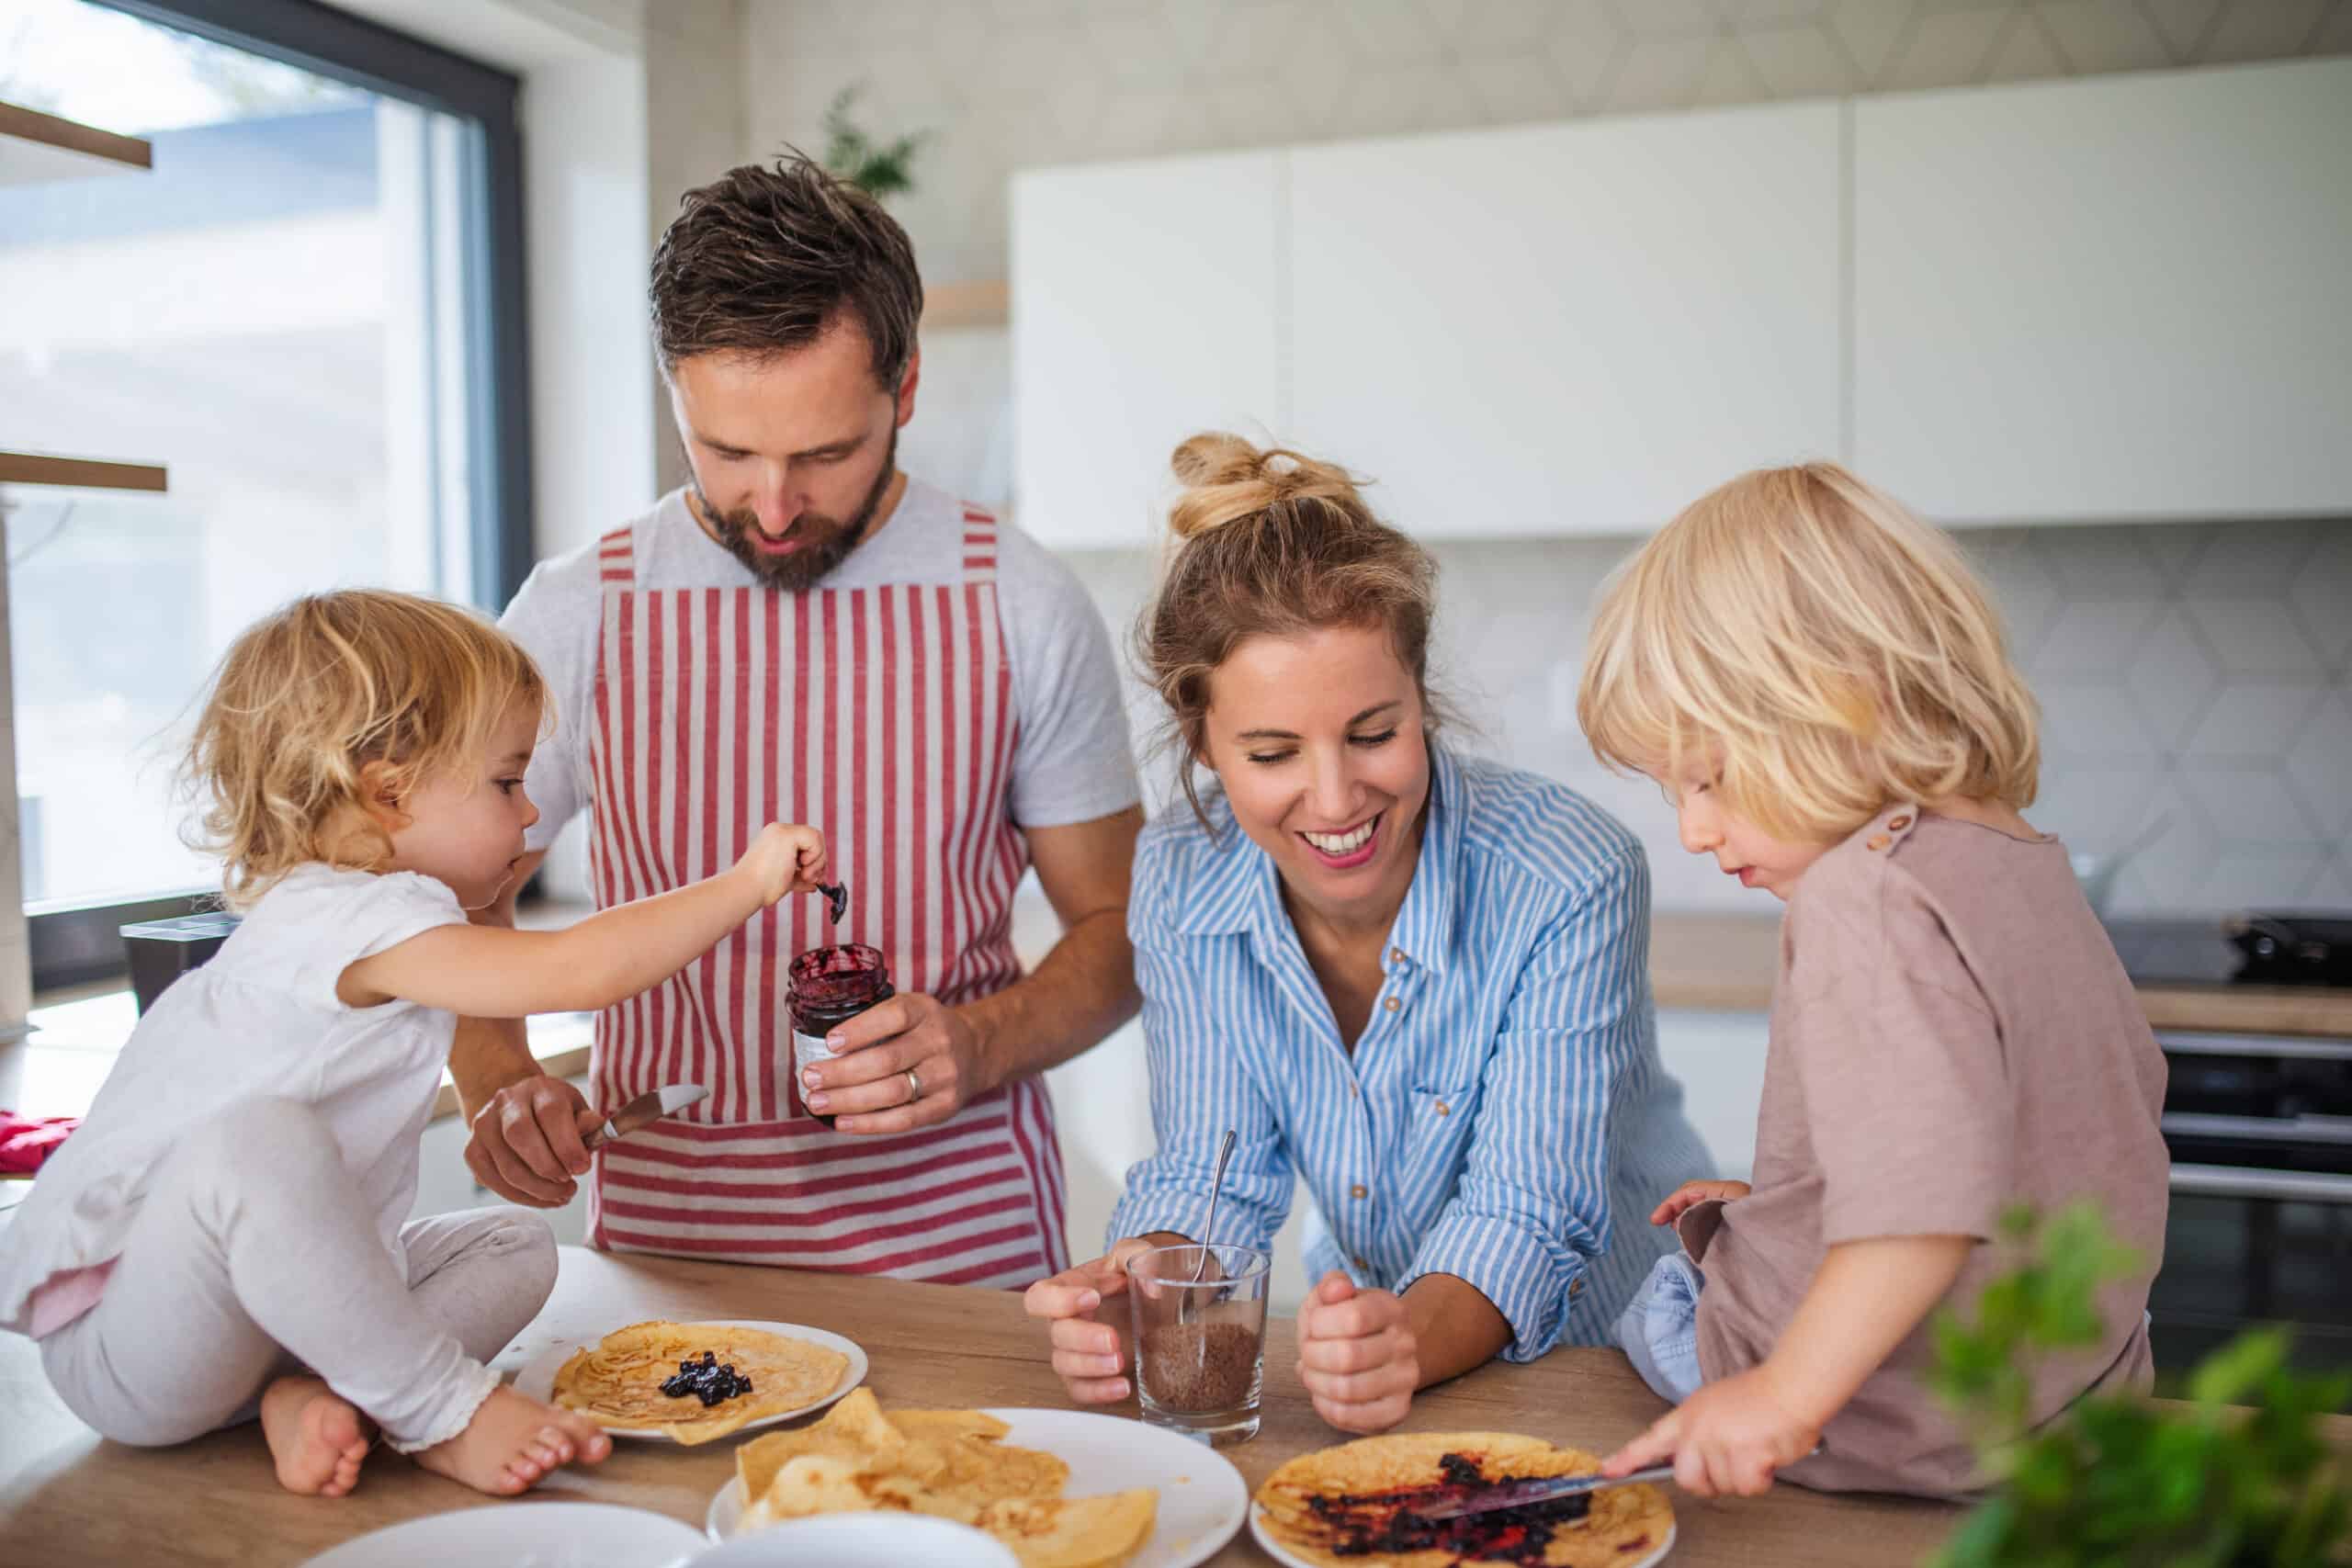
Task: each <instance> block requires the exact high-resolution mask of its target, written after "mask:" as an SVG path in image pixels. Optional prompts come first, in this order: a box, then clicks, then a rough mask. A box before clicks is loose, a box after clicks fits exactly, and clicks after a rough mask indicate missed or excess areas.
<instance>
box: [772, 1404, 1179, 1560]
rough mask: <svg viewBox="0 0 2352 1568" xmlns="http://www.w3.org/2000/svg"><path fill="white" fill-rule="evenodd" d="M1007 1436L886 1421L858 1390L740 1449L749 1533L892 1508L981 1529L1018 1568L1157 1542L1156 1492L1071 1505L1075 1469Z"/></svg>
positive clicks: (897, 1414) (965, 1424)
mask: <svg viewBox="0 0 2352 1568" xmlns="http://www.w3.org/2000/svg"><path fill="white" fill-rule="evenodd" d="M1008 1430H1009V1428H1008V1427H1006V1426H1005V1424H1004V1423H1003V1422H1001V1421H1000V1420H998V1419H997V1418H996V1417H995V1416H989V1415H987V1414H986V1413H984V1412H981V1411H978V1410H899V1411H893V1412H891V1413H890V1414H889V1415H888V1416H886V1415H884V1414H883V1412H882V1407H881V1405H880V1404H876V1402H875V1398H874V1394H873V1392H872V1391H871V1390H869V1389H863V1388H861V1389H858V1390H857V1391H855V1392H854V1393H852V1394H850V1396H849V1397H848V1398H846V1399H844V1400H842V1402H841V1403H840V1404H837V1405H835V1406H834V1407H833V1408H832V1409H831V1411H829V1412H827V1413H826V1415H825V1418H824V1419H823V1420H821V1421H819V1422H817V1423H816V1424H815V1425H813V1426H810V1427H804V1428H802V1429H800V1430H798V1431H791V1432H771V1433H769V1434H768V1435H767V1436H766V1437H763V1438H757V1439H755V1440H753V1441H752V1442H748V1443H745V1444H744V1445H743V1446H742V1447H741V1448H740V1449H738V1450H735V1471H736V1474H737V1475H738V1477H739V1478H740V1479H741V1482H742V1486H743V1498H744V1503H745V1507H744V1511H743V1522H742V1525H741V1530H743V1531H749V1530H754V1529H761V1528H763V1527H764V1526H767V1525H773V1524H776V1523H779V1522H781V1521H783V1520H785V1519H797V1518H805V1517H808V1516H809V1515H811V1514H840V1513H856V1512H863V1511H868V1510H875V1509H892V1508H895V1509H899V1510H902V1511H905V1512H908V1513H916V1514H931V1515H934V1516H936V1517H940V1518H946V1519H954V1520H956V1521H957V1522H958V1523H961V1524H967V1525H973V1526H977V1527H978V1528H979V1529H983V1530H986V1531H987V1532H988V1533H989V1534H990V1535H992V1536H994V1537H996V1538H997V1539H998V1540H1001V1541H1002V1542H1004V1544H1005V1545H1007V1546H1009V1547H1011V1548H1012V1551H1013V1554H1014V1555H1015V1556H1017V1557H1019V1558H1020V1559H1021V1562H1022V1568H1114V1564H1117V1563H1121V1562H1126V1561H1127V1559H1129V1558H1130V1557H1133V1556H1134V1555H1135V1554H1136V1551H1137V1550H1138V1549H1140V1548H1141V1547H1142V1545H1143V1543H1144V1542H1145V1541H1147V1540H1149V1539H1150V1538H1151V1531H1152V1526H1153V1523H1154V1521H1155V1520H1156V1518H1157V1517H1158V1515H1159V1493H1157V1492H1156V1491H1154V1490H1153V1489H1152V1488H1150V1487H1148V1486H1145V1487H1138V1488H1136V1490H1134V1491H1129V1492H1113V1493H1106V1494H1104V1495H1101V1496H1095V1497H1065V1496H1063V1495H1062V1486H1063V1484H1064V1483H1066V1482H1068V1481H1069V1465H1067V1464H1065V1463H1063V1462H1062V1461H1060V1460H1059V1459H1057V1458H1056V1457H1055V1456H1054V1455H1052V1454H1049V1453H1043V1452H1040V1451H1038V1450H1035V1449H1023V1448H1014V1447H1012V1446H1011V1445H1010V1444H1007V1443H1004V1442H1002V1441H1001V1440H1000V1439H1001V1438H1003V1436H1004V1434H1005V1433H1006V1431H1008Z"/></svg>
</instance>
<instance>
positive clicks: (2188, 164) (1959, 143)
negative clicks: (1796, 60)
mask: <svg viewBox="0 0 2352 1568" xmlns="http://www.w3.org/2000/svg"><path fill="white" fill-rule="evenodd" d="M1853 113H1854V145H1855V156H1854V244H1855V250H1854V284H1855V288H1854V296H1855V297H1854V372H1855V385H1854V409H1855V413H1854V451H1853V457H1854V463H1855V466H1856V468H1859V469H1860V472H1862V473H1863V474H1864V475H1866V476H1868V477H1869V478H1870V479H1872V480H1874V481H1876V482H1877V483H1879V484H1882V485H1883V486H1885V487H1886V488H1888V489H1889V490H1891V491H1894V493H1895V494H1897V495H1899V496H1901V497H1903V498H1904V499H1905V501H1907V502H1910V503H1911V504H1912V505H1914V506H1916V507H1917V508H1918V509H1920V510H1921V511H1923V512H1925V513H1928V515H1930V516H1933V517H1936V518H1938V519H1940V520H1946V521H1951V522H1971V523H2007V522H2017V523H2041V522H2061V521H2092V520H2099V519H2112V518H2141V519H2158V518H2165V517H2193V518H2200V519H2209V518H2215V517H2224V518H2226V517H2239V516H2249V515H2258V514H2286V513H2344V512H2346V511H2352V441H2347V440H2346V438H2345V437H2346V432H2347V431H2352V295H2347V292H2346V279H2347V277H2352V196H2347V193H2352V61H2344V60H2321V61H2310V62H2290V63H2285V64H2269V65H2256V66H2243V67H2233V68H2228V69H2206V70H2199V71H2192V72H2182V73H2131V74H2126V75H2116V76H2108V77H2103V78H2100V79H2098V80H2091V81H2068V82H2054V83H2037V84H2033V85H2021V86H2003V87H1970V88H1965V89H1960V90H1955V91H1951V92H1938V93H1927V94H1918V95H1908V96H1887V97H1866V98H1861V99H1859V100H1857V101H1856V104H1855V106H1854V109H1853Z"/></svg>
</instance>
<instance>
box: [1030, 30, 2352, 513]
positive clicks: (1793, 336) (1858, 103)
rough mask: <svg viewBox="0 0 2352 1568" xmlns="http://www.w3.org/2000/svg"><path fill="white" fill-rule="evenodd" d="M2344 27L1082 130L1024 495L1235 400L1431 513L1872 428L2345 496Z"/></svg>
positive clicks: (2156, 477)
mask: <svg viewBox="0 0 2352 1568" xmlns="http://www.w3.org/2000/svg"><path fill="white" fill-rule="evenodd" d="M2347 193H2352V60H2321V61H2309V62H2290V63H2286V64H2272V65H2253V66H2232V67H2222V68H2214V69H2208V70H2200V71H2195V72H2187V73H2129V74H2120V75H2113V76H2106V77H2098V78H2092V79H2087V80H2079V79H2078V80H2073V81H2066V82H2052V83H2039V84H2034V85H2028V86H2017V87H1991V88H1970V89H1965V90H1960V91H1952V92H1937V93H1926V94H1914V95H1905V96H1878V97H1866V98H1859V99H1849V100H1841V101H1834V102H1832V101H1821V102H1812V103H1797V104H1775V105H1766V106H1761V107H1750V108H1738V109H1719V110H1708V111H1703V112H1697V113H1691V114H1679V115H1660V116H1650V117H1644V118H1627V119H1616V120H1582V121H1574V122H1570V123H1567V124H1561V125H1543V126H1526V127H1517V128H1511V129H1506V130H1479V131H1467V132H1453V133H1447V134H1442V135H1432V136H1420V137H1408V138H1402V139H1397V140H1390V141H1358V142H1343V143H1335V144H1328V145H1320V146H1313V147H1299V148H1293V149H1291V150H1289V151H1287V152H1262V153H1252V154H1247V155H1217V156H1206V157H1194V158H1175V159H1168V160H1164V161H1160V162H1157V163H1151V164H1125V165H1116V166H1109V165H1097V166H1093V167H1089V168H1083V169H1077V170H1063V171H1048V172H1045V173H1041V174H1035V175H1024V176H1023V177H1022V178H1021V179H1020V180H1019V181H1018V182H1016V185H1015V186H1014V202H1013V248H1014V275H1013V293H1014V299H1013V316H1014V337H1015V394H1016V399H1017V407H1018V420H1019V430H1020V442H1021V449H1020V458H1019V486H1018V497H1017V505H1018V508H1019V511H1020V514H1021V517H1022V520H1023V522H1024V523H1026V524H1027V525H1029V526H1031V527H1032V528H1033V529H1035V531H1036V532H1037V533H1038V534H1039V535H1040V536H1043V537H1045V538H1046V539H1048V540H1050V541H1052V542H1054V543H1057V544H1065V545H1074V544H1095V545H1123V544H1133V543H1136V542H1139V541H1141V540H1143V539H1145V538H1148V537H1149V536H1150V532H1151V528H1152V526H1153V521H1154V519H1153V508H1154V505H1155V503H1156V502H1158V501H1159V499H1160V498H1162V497H1163V496H1164V495H1165V494H1166V491H1167V488H1168V483H1169V479H1168V469H1167V457H1168V449H1169V447H1170V445H1172V444H1173V442H1174V441H1175V440H1177V439H1179V438H1180V437H1181V436H1182V435H1183V434H1186V433H1187V432H1189V431H1191V430H1195V429H1200V428H1204V427H1206V426H1211V425H1230V426H1234V427H1237V428H1240V429H1242V430H1244V431H1245V432H1248V433H1250V434H1274V435H1277V436H1279V437H1281V438H1283V439H1284V440H1286V441H1288V442H1290V443H1292V444H1294V445H1295V446H1299V447H1301V448H1303V449H1305V450H1306V451H1309V452H1311V453H1313V454H1315V455H1316V456H1317V457H1327V458H1329V459H1331V460H1333V461H1336V462H1339V463H1342V464H1345V465H1346V466H1348V467H1350V468H1354V469H1356V470H1357V471H1359V472H1362V473H1364V474H1366V475H1369V476H1370V477H1371V478H1373V479H1375V480H1377V481H1378V486H1379V488H1378V489H1377V490H1375V491H1374V492H1373V498H1374V504H1376V505H1377V506H1378V507H1379V508H1380V509H1381V511H1382V512H1383V513H1385V515H1386V516H1388V517H1390V518H1392V519H1394V520H1395V521H1396V522H1397V524H1399V525H1402V526H1403V527H1405V528H1407V529H1408V530H1410V531H1412V532H1413V533H1415V534H1418V535H1420V536H1425V537H1444V536H1505V535H1521V534H1575V533H1611V534H1627V533H1645V532H1647V531H1649V530H1651V529H1654V528H1656V527H1657V526H1658V525H1660V524H1662V523H1663V522H1665V521H1666V520H1667V519H1668V517H1670V516H1672V515H1673V514H1674V513H1675V512H1676V511H1677V510H1679V508H1680V507H1682V506H1683V505H1685V504H1686V503H1688V502H1690V501H1691V500H1692V499H1694V498H1695V497H1697V496H1698V495H1700V494H1701V493H1702V492H1703V491H1706V490H1708V489H1710V488H1711V487H1713V486H1714V485H1716V484H1718V483H1720V482H1722V481H1723V480H1724V479H1727V478H1729V477H1730V476H1731V475H1733V474H1735V473H1736V472H1738V471H1740V470H1741V469H1743V468H1751V467H1754V466H1756V465H1758V464H1766V463H1781V462H1788V461H1791V460H1793V459H1797V458H1802V457H1815V456H1826V457H1840V458H1843V459H1845V460H1846V461H1848V462H1850V463H1851V464H1852V465H1853V466H1854V467H1855V468H1857V469H1859V470H1860V472H1861V473H1862V474H1863V475H1864V476H1865V477H1867V478H1869V479H1872V480H1874V481H1876V482H1877V483H1879V484H1882V485H1883V486H1885V487H1886V488H1887V489H1888V490H1890V491H1893V492H1894V494H1896V495H1897V496H1899V497H1901V498H1903V499H1904V500H1905V501H1907V502H1910V503H1911V504H1913V505H1914V506H1916V507H1917V508H1918V509H1919V510H1920V511H1922V512H1924V513H1927V514H1928V515H1929V516H1931V517H1934V518H1937V519H1938V520H1939V521H1943V522H1947V523H1960V524H1967V523H2072V522H2093V521H2105V520H2141V521H2160V520H2165V519H2173V518H2201V519H2211V518H2231V517H2251V516H2278V515H2294V514H2306V515H2312V514H2316V515H2342V514H2352V434H2347V433H2352V286H2347V280H2348V279H2352V194H2347Z"/></svg>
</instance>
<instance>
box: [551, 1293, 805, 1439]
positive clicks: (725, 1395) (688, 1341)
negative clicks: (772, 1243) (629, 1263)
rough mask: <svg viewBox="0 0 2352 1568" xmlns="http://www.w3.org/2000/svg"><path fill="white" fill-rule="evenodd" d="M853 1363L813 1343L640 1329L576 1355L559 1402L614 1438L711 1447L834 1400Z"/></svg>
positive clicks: (692, 1329) (563, 1376) (561, 1373)
mask: <svg viewBox="0 0 2352 1568" xmlns="http://www.w3.org/2000/svg"><path fill="white" fill-rule="evenodd" d="M848 1370H849V1358H848V1357H847V1356H844V1355H842V1353H841V1352H840V1351H838V1350H834V1349H831V1348H827V1347H825V1346H822V1345H812V1344H810V1343H809V1341H808V1340H806V1339H795V1338H792V1337H789V1336H786V1335H782V1334H771V1333H769V1332H767V1331H766V1330H764V1329H758V1328H740V1327H736V1326H734V1325H729V1324H723V1323H666V1322H652V1323H635V1324H631V1325H629V1326H628V1327H627V1328H616V1329H615V1330H614V1331H613V1332H612V1333H610V1334H607V1335H605V1337H604V1338H602V1339H600V1340H598V1341H597V1342H596V1343H595V1344H594V1345H590V1346H587V1347H586V1348H582V1349H580V1350H577V1351H575V1352H573V1354H572V1356H571V1359H569V1360H567V1361H565V1362H564V1363H563V1365H562V1367H561V1368H560V1369H559V1370H558V1371H557V1372H556V1374H555V1390H554V1395H555V1403H556V1404H560V1405H562V1406H563V1407H564V1408H565V1409H567V1410H577V1411H579V1412H580V1413H581V1414H582V1415H583V1416H587V1417H588V1418H589V1419H591V1420H593V1421H594V1422H595V1423H596V1424H597V1425H598V1426H600V1427H604V1428H605V1430H606V1431H610V1432H661V1433H666V1434H667V1435H668V1436H670V1437H671V1438H675V1439H676V1440H677V1441H679V1442H681V1443H684V1444H687V1445H693V1444H695V1443H707V1442H711V1441H713V1440H715V1439H717V1438H723V1437H726V1436H727V1435H728V1434H729V1433H730V1432H734V1431H739V1430H741V1428H742V1427H744V1426H745V1425H746V1424H748V1423H750V1422H752V1421H759V1420H764V1419H765V1418H766V1417H768V1416H783V1415H787V1414H789V1413H790V1412H792V1411H795V1410H805V1409H807V1408H808V1407H809V1405H811V1404H816V1403H817V1401H819V1400H820V1399H822V1398H824V1397H825V1396H826V1395H827V1394H829V1393H832V1392H833V1388H834V1385H835V1384H837V1383H839V1382H841V1380H842V1373H844V1372H846V1371H848Z"/></svg>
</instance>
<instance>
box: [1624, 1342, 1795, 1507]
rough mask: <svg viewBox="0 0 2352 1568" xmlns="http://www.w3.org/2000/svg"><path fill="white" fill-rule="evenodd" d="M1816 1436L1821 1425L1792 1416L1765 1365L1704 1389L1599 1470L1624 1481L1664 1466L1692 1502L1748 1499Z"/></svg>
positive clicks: (1789, 1403)
mask: <svg viewBox="0 0 2352 1568" xmlns="http://www.w3.org/2000/svg"><path fill="white" fill-rule="evenodd" d="M1820 1438H1821V1428H1820V1427H1819V1426H1818V1425H1817V1424H1815V1422H1813V1421H1811V1420H1808V1419H1807V1418H1806V1417H1805V1416H1803V1415H1800V1414H1799V1413H1798V1412H1797V1410H1796V1408H1795V1402H1794V1401H1792V1399H1790V1398H1789V1397H1788V1396H1787V1395H1786V1394H1785V1393H1783V1392H1782V1391H1781V1389H1780V1388H1779V1387H1778V1386H1777V1385H1776V1384H1775V1382H1774V1381H1773V1373H1772V1369H1771V1367H1770V1364H1767V1365H1765V1366H1761V1367H1756V1368H1753V1369H1751V1370H1749V1371H1744V1372H1741V1373H1740V1374H1738V1375H1737V1376H1736V1377H1728V1378H1725V1379H1724V1381H1723V1382H1711V1383H1708V1384H1706V1385H1705V1386H1704V1387H1702V1388H1701V1389H1700V1390H1699V1392H1698V1393H1694V1394H1692V1395H1691V1397H1690V1398H1689V1399H1686V1400H1684V1401H1683V1402H1682V1403H1681V1404H1679V1405H1677V1406H1676V1407H1675V1408H1674V1409H1672V1410H1669V1411H1668V1412H1667V1413H1666V1415H1665V1416H1661V1417H1660V1418H1659V1419H1658V1421H1657V1424H1656V1425H1654V1426H1652V1427H1650V1429H1649V1430H1648V1431H1646V1432H1644V1433H1643V1434H1642V1435H1641V1436H1640V1437H1638V1438H1634V1440H1633V1441H1632V1442H1630V1443H1627V1444H1626V1445H1625V1446H1624V1447H1623V1448H1622V1449H1619V1450H1617V1451H1616V1452H1615V1453H1613V1454H1611V1455H1610V1456H1609V1457H1608V1458H1607V1459H1606V1460H1603V1461H1601V1465H1600V1472H1601V1473H1602V1474H1603V1475H1611V1476H1618V1475H1628V1474H1631V1473H1632V1472H1634V1471H1636V1470H1639V1469H1641V1468H1642V1467H1643V1466H1644V1465H1650V1464H1657V1463H1659V1462H1660V1461H1668V1460H1670V1461H1673V1464H1674V1480H1675V1483H1676V1484H1677V1485H1679V1486H1680V1487H1681V1488H1682V1490H1684V1491H1685V1492H1688V1493H1690V1494H1691V1495H1692V1496H1694V1497H1718V1496H1724V1495H1731V1496H1739V1497H1754V1496H1757V1495H1760V1494H1762V1493H1765V1492H1769V1491H1770V1490H1771V1487H1772V1472H1775V1471H1777V1470H1779V1469H1780V1468H1781V1466H1782V1465H1787V1464H1794V1463H1795V1462H1796V1461H1798V1460H1801V1459H1803V1458H1804V1456H1805V1455H1806V1454H1808V1453H1810V1452H1812V1451H1813V1446H1814V1444H1815V1443H1816V1442H1818V1441H1819V1440H1820Z"/></svg>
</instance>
